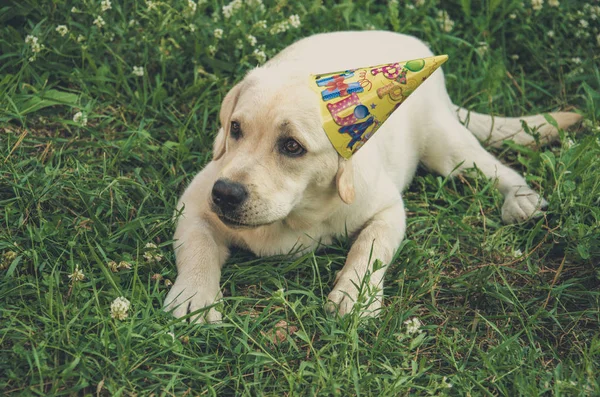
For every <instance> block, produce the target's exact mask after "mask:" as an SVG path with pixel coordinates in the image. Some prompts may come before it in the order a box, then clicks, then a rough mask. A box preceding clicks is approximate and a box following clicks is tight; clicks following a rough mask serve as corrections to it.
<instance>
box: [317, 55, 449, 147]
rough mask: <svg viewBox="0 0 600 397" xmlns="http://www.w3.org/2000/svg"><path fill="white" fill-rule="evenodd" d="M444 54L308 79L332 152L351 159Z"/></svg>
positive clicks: (442, 60)
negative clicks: (317, 97) (333, 150)
mask: <svg viewBox="0 0 600 397" xmlns="http://www.w3.org/2000/svg"><path fill="white" fill-rule="evenodd" d="M446 60H448V56H447V55H440V56H434V57H429V58H422V59H414V60H412V61H404V62H395V63H390V64H385V65H377V66H369V67H365V68H360V69H352V70H346V71H343V72H335V73H327V74H320V75H311V76H310V87H311V88H312V89H313V90H314V91H315V92H316V93H318V94H319V106H320V108H321V117H322V121H323V129H324V130H325V132H326V133H327V136H328V137H329V140H330V141H331V143H332V144H333V146H334V147H335V150H337V152H338V153H339V154H340V156H342V157H344V158H350V156H352V155H353V154H354V153H355V152H356V151H357V150H358V149H360V147H361V146H362V145H364V144H365V142H366V141H367V140H368V139H369V138H370V137H371V136H373V134H374V133H375V132H376V131H377V130H378V129H379V127H381V124H383V122H384V121H385V120H387V118H388V117H389V116H390V115H391V114H392V112H393V111H394V110H396V109H397V108H398V106H400V104H402V102H404V100H405V99H406V98H408V96H409V95H410V94H411V93H412V92H413V91H414V90H416V89H417V88H418V87H419V86H420V85H421V83H422V82H423V81H425V79H427V78H428V77H429V76H431V74H432V73H433V72H435V71H436V69H437V68H439V67H440V66H441V65H442V64H443V63H444V62H446Z"/></svg>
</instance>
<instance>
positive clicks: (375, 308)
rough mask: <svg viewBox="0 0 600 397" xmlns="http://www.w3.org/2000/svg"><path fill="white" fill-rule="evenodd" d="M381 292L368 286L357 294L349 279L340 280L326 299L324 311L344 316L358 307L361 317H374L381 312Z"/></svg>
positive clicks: (353, 284) (379, 289)
mask: <svg viewBox="0 0 600 397" xmlns="http://www.w3.org/2000/svg"><path fill="white" fill-rule="evenodd" d="M382 300H383V291H382V290H381V288H377V287H375V286H368V288H366V289H365V291H361V293H360V294H359V291H358V289H357V288H356V285H355V283H353V282H352V280H350V279H340V280H338V282H337V283H336V285H335V287H334V289H333V291H331V293H330V294H329V296H328V297H327V303H326V304H325V310H326V311H327V312H329V313H331V314H335V313H337V314H338V315H340V316H344V315H346V314H348V313H350V312H351V311H352V308H353V307H354V305H357V304H358V305H360V310H361V314H360V315H361V317H375V316H377V315H378V314H379V311H380V310H381V302H382Z"/></svg>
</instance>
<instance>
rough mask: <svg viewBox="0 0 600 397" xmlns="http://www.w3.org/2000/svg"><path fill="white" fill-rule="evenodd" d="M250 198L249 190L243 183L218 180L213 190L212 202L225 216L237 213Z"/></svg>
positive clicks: (223, 179)
mask: <svg viewBox="0 0 600 397" xmlns="http://www.w3.org/2000/svg"><path fill="white" fill-rule="evenodd" d="M247 198H248V190H246V187H245V186H244V185H242V184H241V183H237V182H233V181H230V180H229V179H225V178H221V179H218V180H217V181H216V182H215V184H214V185H213V188H212V201H213V203H214V205H215V206H216V207H217V208H218V209H219V210H220V211H221V212H222V213H223V214H234V213H236V212H237V211H238V210H239V209H240V207H241V206H242V204H244V202H245V201H246V199H247Z"/></svg>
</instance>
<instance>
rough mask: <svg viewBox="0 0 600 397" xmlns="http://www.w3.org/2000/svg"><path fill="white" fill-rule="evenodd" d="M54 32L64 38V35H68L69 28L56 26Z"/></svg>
mask: <svg viewBox="0 0 600 397" xmlns="http://www.w3.org/2000/svg"><path fill="white" fill-rule="evenodd" d="M56 31H57V32H58V34H59V35H61V36H62V37H65V35H66V34H67V33H69V28H67V26H66V25H58V26H57V27H56Z"/></svg>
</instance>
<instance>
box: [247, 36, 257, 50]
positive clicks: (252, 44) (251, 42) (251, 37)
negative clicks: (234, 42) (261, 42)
mask: <svg viewBox="0 0 600 397" xmlns="http://www.w3.org/2000/svg"><path fill="white" fill-rule="evenodd" d="M246 40H248V43H250V45H251V46H252V47H254V46H255V45H256V43H257V40H256V37H254V36H252V35H251V34H249V35H247V36H246Z"/></svg>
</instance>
